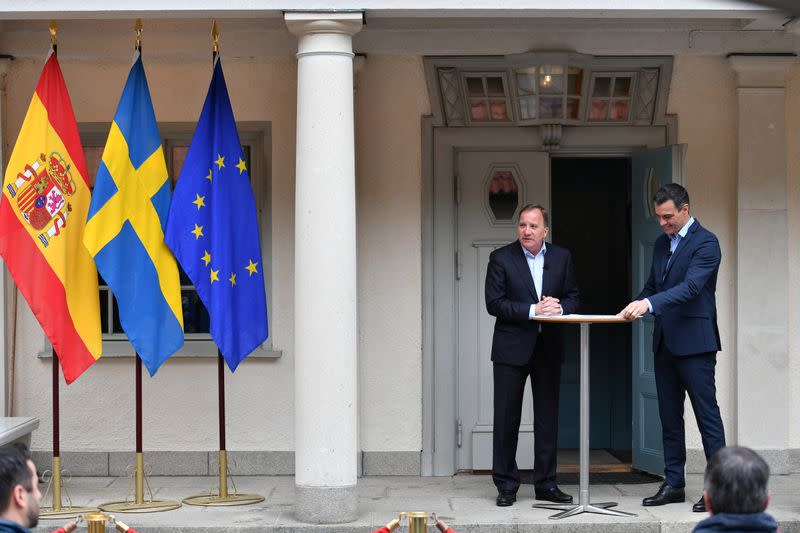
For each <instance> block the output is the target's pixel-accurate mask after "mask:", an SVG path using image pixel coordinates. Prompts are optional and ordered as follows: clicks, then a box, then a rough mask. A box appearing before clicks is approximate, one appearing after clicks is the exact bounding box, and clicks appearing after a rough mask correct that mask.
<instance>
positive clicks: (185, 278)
mask: <svg viewBox="0 0 800 533" xmlns="http://www.w3.org/2000/svg"><path fill="white" fill-rule="evenodd" d="M197 260H198V261H200V258H199V257H198V258H197ZM178 273H179V274H180V279H181V285H194V284H193V283H192V280H191V279H190V278H189V275H188V274H186V272H184V271H183V267H182V266H181V265H180V263H178Z"/></svg>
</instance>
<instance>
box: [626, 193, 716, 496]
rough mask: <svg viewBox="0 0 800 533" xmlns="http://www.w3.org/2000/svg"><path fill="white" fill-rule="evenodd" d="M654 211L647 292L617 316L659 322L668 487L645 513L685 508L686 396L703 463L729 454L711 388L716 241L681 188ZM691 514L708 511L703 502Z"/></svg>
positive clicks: (658, 200)
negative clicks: (656, 228)
mask: <svg viewBox="0 0 800 533" xmlns="http://www.w3.org/2000/svg"><path fill="white" fill-rule="evenodd" d="M653 203H654V204H655V212H656V215H657V216H658V223H659V224H660V225H661V228H662V229H663V230H664V234H663V235H661V236H660V237H658V239H656V242H655V247H654V249H653V263H652V266H651V268H650V278H649V279H648V280H647V283H646V284H645V286H644V289H642V292H641V293H639V296H638V297H637V299H636V300H635V301H633V302H631V303H630V304H628V306H627V307H626V308H625V309H623V310H622V311H621V313H620V314H621V315H622V316H624V317H625V318H628V319H633V318H635V317H637V316H641V315H643V314H644V313H647V312H650V313H653V315H655V329H654V331H653V354H654V358H655V374H656V390H657V392H658V412H659V415H660V417H661V429H662V439H663V442H664V477H665V480H664V483H663V484H662V485H661V487H660V488H659V490H658V492H657V493H656V494H655V495H654V496H651V497H648V498H645V499H644V500H643V501H642V505H645V506H650V505H664V504H667V503H675V502H683V501H684V500H685V495H684V486H685V477H684V467H685V465H686V439H685V434H684V422H683V404H684V399H685V397H686V394H687V393H688V394H689V400H690V401H691V403H692V409H693V410H694V414H695V418H696V419H697V425H698V427H699V429H700V435H701V437H702V440H703V451H704V452H705V456H706V460H708V459H709V458H710V457H711V456H712V455H714V453H715V452H716V451H717V450H719V449H720V448H722V447H724V446H725V430H724V428H723V427H722V418H721V417H720V414H719V406H718V405H717V391H716V385H715V383H714V367H715V366H716V363H717V352H718V351H719V350H720V348H721V347H720V341H719V329H718V328H717V305H716V299H715V292H716V287H717V272H718V270H719V264H720V260H721V253H720V248H719V241H717V237H716V236H715V235H714V234H713V233H711V232H710V231H708V230H707V229H705V228H704V227H702V226H701V225H700V223H699V222H698V221H697V220H695V219H694V217H692V216H691V214H690V213H689V193H688V192H687V191H686V189H684V188H683V187H681V186H680V185H678V184H676V183H670V184H667V185H664V186H663V187H661V189H659V190H658V191H657V192H656V194H655V196H654V197H653ZM692 510H694V511H696V512H704V511H705V503H704V502H703V498H702V497H701V498H700V501H698V502H697V503H695V504H694V505H693V506H692Z"/></svg>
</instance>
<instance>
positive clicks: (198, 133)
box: [166, 58, 268, 371]
mask: <svg viewBox="0 0 800 533" xmlns="http://www.w3.org/2000/svg"><path fill="white" fill-rule="evenodd" d="M166 241H167V245H168V246H169V247H170V248H171V249H172V251H173V252H174V253H175V257H177V258H178V261H179V262H180V264H181V266H183V270H184V271H185V272H186V274H187V275H188V276H189V278H190V279H191V280H192V283H194V286H195V288H196V289H197V293H198V294H199V295H200V299H201V300H202V301H203V304H205V306H206V309H207V310H208V314H209V318H210V321H211V325H210V328H211V336H212V337H213V338H214V341H215V342H216V343H217V346H218V347H219V349H220V351H221V352H222V355H223V357H225V361H226V362H227V363H228V367H229V368H230V369H231V371H234V370H236V367H237V366H238V365H239V363H240V362H241V361H242V359H244V358H245V357H247V356H248V355H249V354H250V352H252V351H253V350H255V349H256V348H257V347H258V346H259V345H260V344H261V343H262V342H264V341H265V340H266V338H267V335H268V330H267V298H266V294H265V291H264V265H263V264H262V258H261V245H260V241H259V236H258V218H257V216H256V205H255V200H254V199H253V190H252V188H251V186H250V175H249V174H248V171H247V165H246V162H245V160H244V156H243V154H242V146H241V144H240V143H239V134H238V132H237V131H236V122H235V121H234V119H233V110H232V109H231V102H230V99H229V97H228V89H227V87H226V86H225V76H224V75H223V73H222V64H221V63H220V61H219V58H217V60H216V61H215V63H214V74H213V76H212V78H211V86H210V87H209V89H208V95H207V96H206V101H205V104H204V105H203V111H202V112H201V113H200V120H199V121H198V123H197V129H195V131H194V137H192V144H191V145H190V146H189V152H188V154H187V155H186V159H185V161H184V162H183V168H182V169H181V175H180V178H179V179H178V184H177V186H176V187H175V192H174V194H173V199H172V206H171V207H170V211H169V220H168V222H167V232H166Z"/></svg>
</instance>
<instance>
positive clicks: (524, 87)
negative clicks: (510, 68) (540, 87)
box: [517, 67, 536, 95]
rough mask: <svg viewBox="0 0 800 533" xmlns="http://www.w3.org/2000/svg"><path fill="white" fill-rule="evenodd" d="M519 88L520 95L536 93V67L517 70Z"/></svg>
mask: <svg viewBox="0 0 800 533" xmlns="http://www.w3.org/2000/svg"><path fill="white" fill-rule="evenodd" d="M517 88H518V89H519V94H520V95H525V94H533V93H534V92H536V67H530V68H523V69H519V70H517Z"/></svg>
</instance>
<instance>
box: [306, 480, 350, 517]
mask: <svg viewBox="0 0 800 533" xmlns="http://www.w3.org/2000/svg"><path fill="white" fill-rule="evenodd" d="M294 514H295V518H297V520H299V521H300V522H305V523H306V524H342V523H345V522H354V521H355V520H356V519H357V518H358V487H357V486H356V485H349V486H345V487H307V486H301V485H295V487H294Z"/></svg>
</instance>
